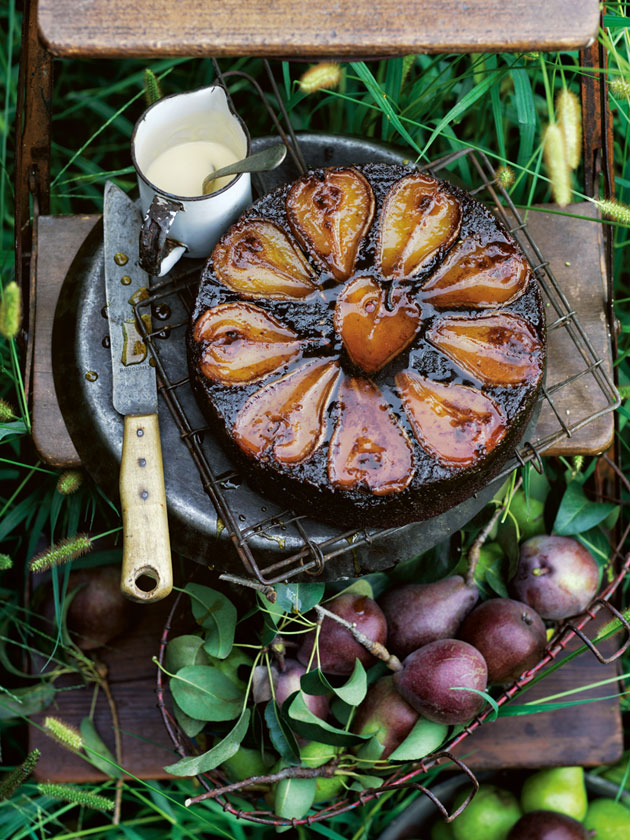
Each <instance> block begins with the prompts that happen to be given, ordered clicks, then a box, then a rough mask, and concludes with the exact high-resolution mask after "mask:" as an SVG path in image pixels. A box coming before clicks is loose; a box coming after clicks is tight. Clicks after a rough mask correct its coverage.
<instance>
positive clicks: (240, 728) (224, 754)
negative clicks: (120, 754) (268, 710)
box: [164, 709, 251, 776]
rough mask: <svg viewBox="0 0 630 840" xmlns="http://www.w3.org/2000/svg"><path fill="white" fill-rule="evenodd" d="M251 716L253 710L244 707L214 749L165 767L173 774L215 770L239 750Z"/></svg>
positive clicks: (195, 773) (194, 774)
mask: <svg viewBox="0 0 630 840" xmlns="http://www.w3.org/2000/svg"><path fill="white" fill-rule="evenodd" d="M250 716H251V710H250V709H243V711H242V712H241V716H240V717H239V719H238V720H237V722H236V724H235V725H234V728H233V729H231V730H230V731H229V732H228V734H227V735H226V736H225V737H224V738H222V739H221V740H220V741H219V743H218V744H215V745H214V747H212V749H209V750H208V752H205V753H203V754H202V755H194V756H191V757H190V758H182V759H180V760H179V761H177V762H176V763H175V764H169V765H168V766H167V767H165V768H164V769H165V770H166V772H167V773H171V774H172V775H173V776H196V775H197V774H198V773H207V772H208V770H214V768H215V767H218V766H219V764H223V762H224V761H227V760H228V758H232V756H233V755H234V754H235V753H236V752H237V751H238V748H239V746H240V745H241V741H242V740H243V738H244V737H245V734H246V733H247V727H248V726H249V718H250Z"/></svg>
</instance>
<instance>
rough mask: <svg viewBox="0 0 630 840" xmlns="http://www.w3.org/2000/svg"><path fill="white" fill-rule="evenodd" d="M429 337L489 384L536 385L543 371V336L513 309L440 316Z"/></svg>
mask: <svg viewBox="0 0 630 840" xmlns="http://www.w3.org/2000/svg"><path fill="white" fill-rule="evenodd" d="M427 338H428V340H429V341H430V342H431V344H433V345H434V346H435V347H437V348H438V350H441V351H442V352H443V353H445V354H446V355H447V356H448V357H449V358H450V359H451V360H452V361H453V362H455V364H456V365H459V367H460V368H462V369H463V370H464V371H466V373H468V374H470V376H472V377H473V378H474V379H477V380H478V381H480V382H483V383H484V384H485V385H507V386H509V385H520V384H521V383H523V382H530V383H531V384H532V385H534V384H535V383H536V382H537V381H538V378H539V376H540V375H541V373H542V368H543V347H542V344H541V342H540V339H539V338H538V336H537V335H536V333H535V332H534V330H533V328H532V326H531V325H530V324H529V323H528V322H527V321H526V320H525V318H523V317H522V316H520V315H516V314H514V313H513V312H497V313H495V314H492V315H481V316H479V317H477V318H468V317H466V316H461V315H453V316H451V317H445V318H439V319H437V320H436V321H435V322H434V324H433V326H432V327H431V329H430V330H428V331H427Z"/></svg>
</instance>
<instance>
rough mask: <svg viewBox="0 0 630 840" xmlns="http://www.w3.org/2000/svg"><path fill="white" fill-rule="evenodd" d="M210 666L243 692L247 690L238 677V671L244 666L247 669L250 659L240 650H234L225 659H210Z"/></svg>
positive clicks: (250, 663)
mask: <svg viewBox="0 0 630 840" xmlns="http://www.w3.org/2000/svg"><path fill="white" fill-rule="evenodd" d="M210 665H212V666H213V667H214V668H217V669H218V670H219V671H221V673H223V674H225V676H226V677H228V678H229V679H231V680H232V682H233V683H234V685H237V686H239V687H240V688H242V690H243V692H245V689H246V688H247V686H246V684H245V683H244V682H243V680H242V679H241V678H240V677H239V676H238V669H239V668H241V667H242V666H244V665H246V666H247V667H248V668H251V666H252V660H251V658H250V657H249V656H248V655H247V654H246V653H245V652H244V651H242V650H241V649H240V648H234V649H233V650H232V653H231V654H230V655H229V656H228V657H227V658H226V659H217V658H216V657H213V656H211V657H210Z"/></svg>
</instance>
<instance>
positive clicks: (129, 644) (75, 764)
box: [29, 596, 623, 782]
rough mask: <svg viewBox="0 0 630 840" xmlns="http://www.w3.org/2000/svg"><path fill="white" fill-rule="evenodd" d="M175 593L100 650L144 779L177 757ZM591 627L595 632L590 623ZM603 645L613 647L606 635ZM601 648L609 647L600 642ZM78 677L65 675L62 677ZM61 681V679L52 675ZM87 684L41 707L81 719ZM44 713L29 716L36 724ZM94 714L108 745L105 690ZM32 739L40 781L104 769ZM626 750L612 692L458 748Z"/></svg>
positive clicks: (558, 676) (524, 760)
mask: <svg viewBox="0 0 630 840" xmlns="http://www.w3.org/2000/svg"><path fill="white" fill-rule="evenodd" d="M172 597H173V596H171V597H169V598H168V599H167V600H166V601H165V602H161V603H159V604H155V605H134V611H135V616H136V622H135V628H134V629H133V631H132V632H131V633H129V634H128V636H127V637H126V638H121V639H120V640H118V641H117V643H116V644H115V646H113V647H112V648H111V649H110V650H103V651H102V652H99V655H100V658H101V659H102V660H103V661H104V662H106V664H107V665H108V668H109V679H110V683H111V688H112V693H113V695H114V698H115V700H116V703H117V706H118V713H119V716H120V728H121V732H122V743H123V766H124V767H125V769H126V770H127V771H128V772H129V773H131V774H133V775H134V776H137V777H138V778H141V779H162V778H168V776H167V774H166V773H165V772H164V770H163V768H164V766H165V765H167V764H169V763H171V762H172V761H173V760H174V752H173V751H172V747H171V742H170V740H169V738H168V735H167V733H166V730H165V729H164V725H163V723H162V716H161V714H160V712H159V710H158V709H157V706H156V696H155V665H153V663H152V661H151V659H152V657H153V656H155V655H157V652H158V647H159V638H160V635H161V633H162V629H163V625H164V622H165V617H166V614H167V612H168V609H169V606H170V604H171V603H172V600H171V598H172ZM587 632H588V635H589V636H591V635H593V631H592V628H591V629H589V630H588V631H587ZM607 644H608V650H610V651H612V650H614V649H615V647H614V645H615V642H614V640H612V639H611V640H609V642H608V643H607ZM605 650H606V649H605ZM616 674H617V670H616V665H615V664H612V665H600V664H599V663H598V662H597V660H596V659H595V657H594V656H593V655H592V654H591V653H590V652H586V653H584V654H582V655H581V656H579V657H577V658H576V659H574V660H573V661H572V662H570V663H568V664H567V665H566V666H563V667H562V668H560V669H558V670H557V671H555V672H554V673H553V674H550V675H549V677H547V678H545V679H544V680H542V681H541V683H540V684H539V685H538V686H536V687H533V688H532V689H531V690H529V691H527V692H525V693H524V694H523V696H522V699H517V700H516V701H515V702H517V703H521V702H522V703H525V702H529V701H530V700H533V699H536V698H540V697H547V696H550V695H553V694H556V693H559V692H562V691H566V690H568V689H570V688H576V687H578V686H583V685H586V684H588V683H593V682H597V681H600V680H605V679H610V678H614V677H615V676H616ZM77 682H78V680H77V679H76V678H75V679H73V680H72V679H69V678H66V680H65V684H66V685H73V684H74V685H76V684H77ZM57 684H58V685H59V686H61V684H62V683H61V680H59V681H58V683H57ZM618 690H619V689H618V687H617V685H616V683H610V684H608V685H605V686H601V687H600V688H599V689H595V690H592V691H589V692H583V693H581V694H579V695H577V696H578V697H580V698H585V697H593V696H599V697H602V696H606V695H611V694H614V693H615V691H618ZM92 693H93V692H92V688H91V687H87V688H78V689H76V690H73V691H62V692H60V693H59V694H57V697H56V700H55V704H54V705H53V706H51V707H50V708H49V709H48V710H47V712H46V713H45V714H54V715H56V716H57V717H59V718H61V719H62V720H63V721H65V722H66V723H70V724H72V725H74V726H77V727H78V726H79V725H80V723H81V720H82V719H83V718H84V717H85V716H87V715H88V714H89V712H90V704H91V702H92ZM43 718H44V715H37V716H34V721H35V722H36V723H39V724H41V723H42V722H43ZM94 722H95V725H96V728H97V730H98V732H99V733H100V734H101V736H102V737H103V739H104V740H105V742H106V743H107V745H108V746H109V747H110V749H112V750H113V748H114V739H113V731H112V722H111V717H110V713H109V709H108V706H107V704H106V702H105V698H104V697H102V696H99V698H98V701H97V704H96V714H95V717H94ZM35 747H37V748H38V749H39V750H40V751H41V753H42V756H41V759H40V761H39V763H38V764H37V768H36V770H35V774H34V775H35V778H36V779H37V780H39V781H44V780H46V781H48V780H50V781H56V782H86V781H92V782H93V781H98V780H101V779H102V778H103V776H102V774H101V773H100V772H99V771H97V770H96V769H95V768H93V767H92V766H91V765H90V764H88V763H87V762H85V761H83V760H82V759H81V758H79V757H78V756H76V755H74V754H73V753H70V752H68V751H67V750H64V749H63V748H62V747H60V746H59V745H58V744H56V742H54V741H52V740H51V739H50V738H48V737H47V736H46V735H44V734H43V733H42V732H40V730H38V729H36V728H35V727H34V726H31V727H29V749H33V748H35ZM622 751H623V729H622V725H621V712H620V709H619V704H618V703H617V702H616V701H615V700H602V701H600V702H597V703H587V704H584V705H580V706H575V707H573V708H572V709H570V710H568V711H567V710H558V711H552V712H545V713H544V714H536V715H530V716H527V717H514V718H503V719H500V720H498V721H496V722H494V723H491V724H484V725H483V726H482V727H481V728H480V729H479V730H477V731H476V732H474V733H473V734H472V735H471V736H469V737H468V738H467V739H465V740H464V741H463V742H462V743H461V745H460V746H459V747H458V748H457V749H456V751H455V753H456V755H458V756H459V757H460V758H462V759H463V760H464V761H466V763H469V764H470V765H471V767H474V768H475V769H496V768H499V767H545V766H553V765H559V764H560V765H561V764H565V765H574V764H584V765H589V766H593V765H597V764H601V763H609V762H613V761H616V760H618V759H619V758H620V756H621V753H622Z"/></svg>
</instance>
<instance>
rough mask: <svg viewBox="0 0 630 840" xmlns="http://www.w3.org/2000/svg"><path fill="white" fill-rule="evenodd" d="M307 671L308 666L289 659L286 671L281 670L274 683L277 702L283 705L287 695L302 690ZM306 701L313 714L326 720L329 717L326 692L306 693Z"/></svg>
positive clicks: (286, 663) (285, 666)
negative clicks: (301, 681)
mask: <svg viewBox="0 0 630 840" xmlns="http://www.w3.org/2000/svg"><path fill="white" fill-rule="evenodd" d="M305 673H306V668H305V667H304V666H303V665H301V664H300V663H299V662H296V661H295V659H287V660H285V663H284V671H281V672H280V673H279V674H278V676H277V678H276V680H275V685H274V691H275V695H276V703H277V704H278V705H279V706H282V704H283V703H284V701H285V700H286V699H287V697H290V696H291V695H292V694H293V693H294V692H296V691H299V690H300V678H301V677H302V676H303V675H304V674H305ZM304 701H305V703H306V705H307V706H308V708H309V709H310V710H311V712H313V714H314V715H315V716H316V717H318V718H321V719H322V720H326V718H327V717H328V697H326V695H325V694H306V693H304Z"/></svg>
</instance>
